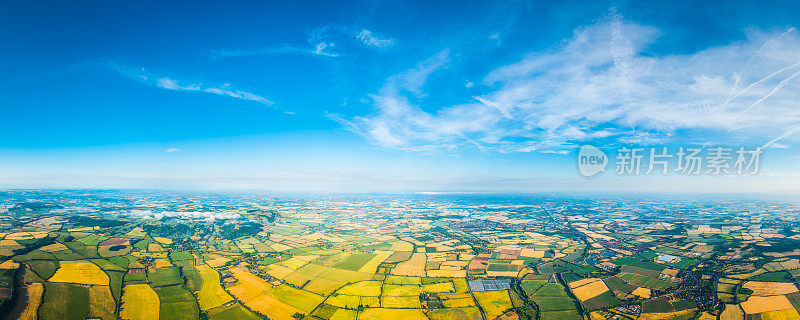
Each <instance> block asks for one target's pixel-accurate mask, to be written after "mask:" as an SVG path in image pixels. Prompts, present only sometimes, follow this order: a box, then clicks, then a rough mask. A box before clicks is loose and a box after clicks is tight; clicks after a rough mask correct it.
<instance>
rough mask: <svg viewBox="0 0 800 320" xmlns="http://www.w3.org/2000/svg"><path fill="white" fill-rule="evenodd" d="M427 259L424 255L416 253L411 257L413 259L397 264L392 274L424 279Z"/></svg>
mask: <svg viewBox="0 0 800 320" xmlns="http://www.w3.org/2000/svg"><path fill="white" fill-rule="evenodd" d="M425 259H426V257H425V254H424V253H419V252H417V253H414V254H413V255H411V259H408V261H405V262H401V263H399V264H397V266H396V267H395V268H394V269H392V274H394V275H398V276H416V277H424V276H425Z"/></svg>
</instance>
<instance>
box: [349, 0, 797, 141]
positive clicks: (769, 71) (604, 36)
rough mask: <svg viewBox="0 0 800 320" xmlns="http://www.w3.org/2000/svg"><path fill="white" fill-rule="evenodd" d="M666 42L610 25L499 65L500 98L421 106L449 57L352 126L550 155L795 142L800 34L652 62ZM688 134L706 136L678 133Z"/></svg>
mask: <svg viewBox="0 0 800 320" xmlns="http://www.w3.org/2000/svg"><path fill="white" fill-rule="evenodd" d="M659 34H660V32H659V30H656V29H654V28H651V27H648V26H642V25H637V24H630V23H624V22H623V21H622V20H621V19H620V18H619V17H618V16H614V15H612V16H611V17H610V18H608V19H606V20H604V21H601V22H598V23H596V24H594V25H590V26H586V27H582V28H579V29H576V30H575V31H574V32H573V35H572V37H571V38H569V39H566V40H564V41H563V42H562V43H561V44H559V45H558V46H556V47H554V48H552V49H550V50H546V51H540V52H532V53H530V54H528V55H527V56H526V57H525V58H524V59H522V60H521V61H518V62H516V63H512V64H509V65H505V66H500V67H497V68H496V69H495V70H493V71H492V72H490V73H489V74H488V75H487V76H486V77H485V79H484V84H485V85H486V87H489V88H493V89H492V91H488V92H484V93H483V94H480V95H478V96H474V97H462V99H461V100H462V101H464V103H463V104H455V105H450V106H444V107H442V108H432V107H433V106H425V107H424V108H423V107H421V105H423V104H424V100H421V99H415V98H419V97H425V93H424V92H423V91H422V88H423V86H424V84H425V81H426V80H427V78H428V76H429V75H430V74H431V73H432V72H434V71H437V70H440V69H442V68H443V67H444V66H445V65H446V63H447V61H448V60H446V59H442V57H441V54H440V55H437V56H436V57H433V58H431V59H429V60H427V61H425V62H422V63H420V64H419V65H418V66H416V67H415V68H412V69H411V70H409V71H408V72H405V73H402V74H399V75H395V76H393V77H391V78H389V79H388V80H387V81H386V84H385V86H384V87H383V89H381V90H380V92H379V93H377V94H375V95H372V96H371V98H372V102H373V104H374V106H375V112H374V113H372V114H369V115H363V116H356V117H353V118H352V119H349V120H346V121H344V123H346V124H347V126H348V127H349V128H350V129H351V130H353V131H355V132H357V133H359V134H362V135H364V136H365V137H367V138H369V139H370V140H371V141H373V142H375V143H377V144H379V145H382V146H386V147H391V148H404V149H431V148H458V147H461V146H479V148H481V149H483V150H485V149H492V150H497V151H501V152H508V151H534V150H536V151H539V152H543V151H547V152H552V151H558V150H562V149H563V148H569V147H572V146H573V145H575V144H577V143H579V142H584V141H586V140H592V139H598V138H606V139H612V140H613V141H617V142H620V143H642V144H655V143H663V142H668V141H674V140H676V139H685V140H688V141H686V142H692V143H698V142H709V141H708V140H716V141H711V142H713V143H725V142H732V141H739V142H742V143H744V142H750V143H756V144H762V143H764V142H767V141H769V142H768V143H767V144H768V145H769V144H772V143H775V142H777V141H778V140H783V139H788V138H791V137H796V135H795V134H796V133H797V132H798V131H799V130H797V128H798V127H800V109H798V108H797V106H798V105H800V80H798V79H796V78H795V77H796V76H797V75H798V74H800V35H798V32H797V31H796V30H795V29H789V30H787V31H786V32H783V33H780V34H771V33H763V32H758V31H753V32H749V33H748V34H747V37H746V39H744V40H742V41H736V42H732V43H730V44H727V45H723V46H717V47H711V48H708V49H705V50H701V51H698V52H694V53H690V54H672V55H663V56H654V55H652V54H649V53H646V48H647V46H648V45H650V44H651V43H654V42H655V41H656V40H657V37H658V36H659ZM445 57H446V55H445ZM428 110H433V111H428ZM687 130H688V131H693V132H703V133H708V134H699V133H698V134H675V133H676V132H677V131H682V132H683V131H687ZM709 134H710V136H709ZM692 139H703V141H691V140H692Z"/></svg>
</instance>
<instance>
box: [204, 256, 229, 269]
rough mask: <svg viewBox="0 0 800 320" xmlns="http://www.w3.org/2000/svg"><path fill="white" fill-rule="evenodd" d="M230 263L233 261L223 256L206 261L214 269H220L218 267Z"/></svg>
mask: <svg viewBox="0 0 800 320" xmlns="http://www.w3.org/2000/svg"><path fill="white" fill-rule="evenodd" d="M230 261H231V259H228V258H225V257H223V256H219V257H217V258H214V259H211V260H206V263H208V265H209V266H211V267H212V268H218V267H221V266H224V265H225V264H226V263H228V262H230Z"/></svg>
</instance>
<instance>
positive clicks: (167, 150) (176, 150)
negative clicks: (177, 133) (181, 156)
mask: <svg viewBox="0 0 800 320" xmlns="http://www.w3.org/2000/svg"><path fill="white" fill-rule="evenodd" d="M178 151H181V149H178V148H167V149H164V152H166V153H173V152H178Z"/></svg>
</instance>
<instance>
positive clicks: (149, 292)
mask: <svg viewBox="0 0 800 320" xmlns="http://www.w3.org/2000/svg"><path fill="white" fill-rule="evenodd" d="M160 303H161V302H160V300H159V299H158V295H157V294H156V292H155V291H153V288H150V286H149V285H146V284H129V285H127V286H125V288H124V290H123V294H122V307H121V310H120V312H119V317H120V318H122V319H126V320H152V319H158V316H159V310H160V309H159V308H160Z"/></svg>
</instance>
